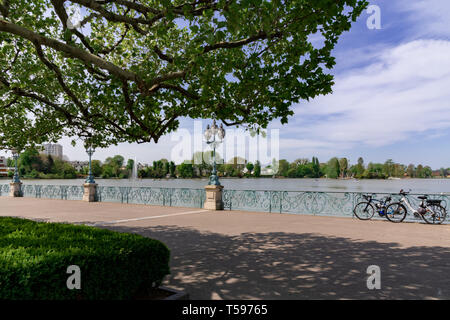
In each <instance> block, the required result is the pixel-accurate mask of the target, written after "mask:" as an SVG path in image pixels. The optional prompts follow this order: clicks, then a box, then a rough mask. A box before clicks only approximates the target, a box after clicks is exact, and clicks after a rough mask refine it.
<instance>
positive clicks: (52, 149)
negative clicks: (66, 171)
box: [41, 143, 63, 159]
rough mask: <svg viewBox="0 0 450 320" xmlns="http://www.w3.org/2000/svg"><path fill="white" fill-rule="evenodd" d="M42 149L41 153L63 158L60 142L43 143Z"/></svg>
mask: <svg viewBox="0 0 450 320" xmlns="http://www.w3.org/2000/svg"><path fill="white" fill-rule="evenodd" d="M42 147H43V148H44V150H43V151H42V152H41V153H42V154H45V155H48V156H52V157H54V158H58V159H62V158H63V147H62V145H60V144H52V143H48V144H44V145H43V146H42Z"/></svg>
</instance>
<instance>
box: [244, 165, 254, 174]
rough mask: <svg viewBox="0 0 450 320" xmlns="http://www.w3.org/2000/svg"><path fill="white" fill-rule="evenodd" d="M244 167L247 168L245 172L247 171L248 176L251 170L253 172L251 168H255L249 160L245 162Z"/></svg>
mask: <svg viewBox="0 0 450 320" xmlns="http://www.w3.org/2000/svg"><path fill="white" fill-rule="evenodd" d="M245 167H246V168H247V170H248V171H247V173H248V176H251V175H252V172H253V169H254V168H255V165H254V164H253V163H251V162H249V163H247V165H246V166H245Z"/></svg>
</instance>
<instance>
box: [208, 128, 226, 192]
mask: <svg viewBox="0 0 450 320" xmlns="http://www.w3.org/2000/svg"><path fill="white" fill-rule="evenodd" d="M216 136H217V139H216ZM224 138H225V130H224V129H223V125H222V124H220V128H219V127H218V126H217V124H216V120H214V121H213V124H212V126H211V127H210V126H209V125H208V126H207V127H206V130H205V139H206V143H207V144H208V145H210V146H211V147H212V148H213V171H212V174H211V176H210V177H209V183H208V185H215V186H220V182H219V177H218V175H217V168H216V147H217V146H218V145H219V144H221V143H222V142H223V139H224Z"/></svg>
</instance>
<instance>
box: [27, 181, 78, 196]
mask: <svg viewBox="0 0 450 320" xmlns="http://www.w3.org/2000/svg"><path fill="white" fill-rule="evenodd" d="M22 195H23V196H24V197H30V198H45V199H61V200H81V199H83V186H64V185H31V184H25V185H22Z"/></svg>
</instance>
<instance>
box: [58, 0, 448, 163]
mask: <svg viewBox="0 0 450 320" xmlns="http://www.w3.org/2000/svg"><path fill="white" fill-rule="evenodd" d="M370 3H371V5H376V6H378V8H379V13H380V15H379V17H380V21H381V24H380V26H381V28H380V29H373V28H369V27H368V20H369V22H373V21H374V20H373V18H374V14H375V12H374V11H370V12H363V13H362V15H361V16H360V18H359V19H358V21H357V22H356V23H355V24H354V25H353V27H352V29H351V30H350V31H349V32H347V33H345V34H344V35H343V36H342V37H341V39H340V42H339V43H338V45H337V46H336V48H335V50H334V56H335V57H336V66H335V68H334V69H333V70H332V71H331V73H332V74H333V75H334V76H335V85H334V87H333V93H331V94H329V95H326V96H320V97H317V98H316V99H314V100H311V101H309V102H301V103H299V104H294V105H293V106H292V109H293V110H294V111H295V115H294V116H293V117H291V118H290V119H289V123H288V124H285V125H281V124H280V123H278V122H277V121H275V122H273V123H272V124H271V125H270V126H269V128H268V129H267V133H268V136H267V137H268V139H267V140H266V141H265V142H266V143H267V144H268V146H269V147H268V149H267V152H266V150H265V149H264V148H263V149H264V150H263V151H262V152H263V153H264V157H263V158H267V159H269V160H270V159H271V158H273V157H276V158H279V159H287V160H288V161H293V160H295V159H298V158H311V157H313V156H316V157H318V158H319V161H321V162H325V161H328V159H330V158H331V157H334V156H336V157H339V158H341V157H346V158H348V159H349V161H350V163H356V161H357V159H358V158H359V157H363V158H364V160H365V163H368V162H384V161H386V160H387V159H392V160H393V161H395V162H398V163H403V164H410V163H413V164H416V165H418V164H423V165H430V166H431V167H432V168H434V169H438V168H440V167H446V168H448V167H450V1H447V0H394V1H393V0H373V1H370ZM210 122H211V121H210V120H204V121H203V122H202V121H200V122H199V120H196V121H194V120H192V119H183V120H182V121H181V123H180V129H179V130H178V132H177V133H175V134H169V135H167V136H164V137H163V138H161V139H160V141H159V143H158V144H155V143H147V144H139V145H138V144H128V143H127V144H119V145H118V146H112V147H110V148H107V149H99V150H96V153H95V155H94V158H95V159H99V160H104V159H106V158H107V157H109V156H113V155H116V154H121V155H122V156H124V157H125V158H126V159H128V158H131V159H135V160H137V161H138V162H141V163H152V161H154V160H159V159H161V158H166V159H169V160H173V161H175V162H176V163H180V162H181V160H180V159H182V158H183V157H185V158H188V157H189V154H190V153H191V152H193V151H197V150H200V149H201V148H203V149H204V150H207V147H206V144H205V143H202V141H201V138H200V140H199V137H197V139H189V137H192V136H194V131H195V130H194V129H195V128H196V129H197V132H198V133H201V131H202V130H204V129H205V127H206V125H207V124H209V123H210ZM228 133H230V134H228ZM233 133H234V132H233V128H230V130H227V137H228V138H229V137H232V136H233ZM277 137H279V139H278V140H276V141H275V139H276V138H277ZM263 140H264V139H262V138H260V140H259V141H263ZM70 141H71V140H70V139H62V140H61V141H60V143H61V144H62V145H63V148H64V154H65V155H66V156H67V157H68V158H69V159H70V160H86V159H87V155H86V153H85V152H84V150H83V148H82V144H81V143H79V144H78V145H77V146H76V147H72V146H71V144H70ZM182 143H184V144H183V145H181V144H182ZM263 144H264V143H263ZM186 145H187V146H189V148H186ZM226 145H227V146H229V147H230V146H231V147H232V146H233V145H234V147H235V150H234V155H243V156H247V158H248V156H249V154H250V153H251V150H249V149H251V146H252V145H253V144H252V142H251V141H247V142H246V143H244V142H243V141H239V139H238V140H235V141H234V142H233V141H227V143H226ZM224 146H225V145H224ZM271 146H272V147H271ZM183 148H184V149H183ZM181 149H183V150H184V151H183V150H182V151H181V152H180V150H181ZM238 150H241V152H244V153H245V154H239V152H238ZM228 151H229V150H228V149H227V150H226V151H223V155H224V157H225V159H229V158H231V156H232V155H233V154H232V153H233V152H228ZM260 154H261V151H260ZM250 158H251V156H250ZM262 162H264V161H262Z"/></svg>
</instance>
